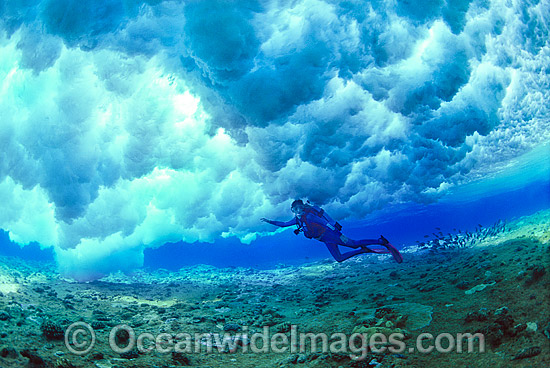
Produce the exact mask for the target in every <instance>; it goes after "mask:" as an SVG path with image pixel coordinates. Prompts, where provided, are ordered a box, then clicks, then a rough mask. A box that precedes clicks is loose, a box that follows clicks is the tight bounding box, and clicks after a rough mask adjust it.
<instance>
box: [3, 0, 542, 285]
mask: <svg viewBox="0 0 550 368" xmlns="http://www.w3.org/2000/svg"><path fill="white" fill-rule="evenodd" d="M423 4H424V6H420V5H418V4H415V3H413V2H393V1H372V2H363V1H360V2H353V1H351V2H341V3H340V2H332V1H321V0H302V1H296V2H255V1H243V2H227V1H202V2H200V1H198V2H183V1H156V0H155V1H131V0H125V1H123V0H105V1H102V2H100V1H91V0H85V1H81V0H79V1H76V0H43V1H37V2H30V3H29V2H0V55H1V56H2V57H1V58H0V81H1V82H0V116H1V119H0V146H1V147H2V155H1V156H0V198H1V199H2V203H3V204H4V205H3V210H2V212H1V213H0V228H1V229H4V230H5V231H6V232H8V233H9V238H10V239H11V241H13V242H16V243H18V244H21V245H24V244H29V243H32V244H34V243H38V244H39V245H40V247H42V248H53V250H54V252H55V256H56V260H57V262H58V266H59V270H60V271H61V272H62V273H63V274H64V275H67V276H72V277H75V278H77V279H90V278H95V277H99V276H101V275H103V274H105V273H108V272H111V271H115V270H123V271H129V270H132V269H135V268H137V267H140V266H142V265H143V263H144V250H145V249H149V250H151V249H155V248H158V247H160V246H162V245H164V244H166V243H168V242H179V241H183V242H185V243H194V242H216V241H220V239H233V238H235V239H239V240H240V241H242V242H244V243H251V242H252V244H254V243H253V242H254V240H255V239H260V238H263V237H265V236H271V235H272V232H273V228H271V227H269V226H268V225H266V224H262V223H260V222H259V221H258V219H259V218H260V217H269V218H286V217H287V216H288V207H289V203H290V202H291V201H292V200H293V199H294V198H309V199H310V200H311V201H313V202H315V203H318V204H320V205H322V206H323V207H324V208H326V209H327V210H328V211H329V212H330V213H331V214H332V215H333V217H335V218H338V219H342V220H344V221H348V222H349V223H353V222H354V221H361V220H362V219H364V218H365V217H366V216H367V215H368V214H370V213H373V212H374V211H377V210H381V209H383V208H385V207H387V206H390V207H391V206H393V205H399V204H403V203H421V204H426V205H427V204H430V203H434V202H436V201H438V200H440V199H442V198H444V197H445V196H446V195H447V194H448V193H449V191H456V193H460V191H461V188H466V189H462V193H463V195H464V197H465V198H466V197H469V196H472V193H473V192H472V191H470V190H469V189H467V188H471V187H468V185H469V183H473V182H476V181H477V180H480V179H483V178H490V177H492V176H494V175H497V176H498V175H500V174H499V173H503V172H506V171H507V168H508V167H509V166H510V165H511V163H513V162H514V160H515V159H516V158H518V157H520V156H522V155H523V154H525V153H528V152H530V151H532V150H533V149H537V148H538V149H540V147H546V148H545V150H547V149H548V148H547V147H548V146H544V144H545V143H546V142H549V141H550V114H549V108H548V103H547V102H548V100H549V98H550V92H549V91H550V72H549V69H550V45H549V39H550V37H549V33H550V32H549V28H548V24H549V19H548V14H550V4H549V3H548V2H545V1H536V0H532V1H520V0H515V1H503V0H495V1H484V0H474V1H452V2H449V1H447V2H445V1H439V0H435V1H430V2H426V3H423ZM495 183H496V182H495ZM500 184H502V185H504V182H501V183H500ZM500 184H499V183H496V184H495V185H496V186H497V187H498V186H499V185H500ZM522 185H523V184H522ZM525 185H528V183H525ZM517 188H518V187H516V189H517ZM493 189H495V188H493ZM497 191H498V188H497ZM481 192H483V193H487V194H490V191H487V190H485V191H481ZM456 196H459V194H456ZM277 236H281V235H277Z"/></svg>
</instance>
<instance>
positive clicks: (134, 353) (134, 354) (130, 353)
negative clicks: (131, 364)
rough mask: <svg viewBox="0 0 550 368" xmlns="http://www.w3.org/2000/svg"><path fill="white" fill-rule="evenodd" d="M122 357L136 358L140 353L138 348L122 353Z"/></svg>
mask: <svg viewBox="0 0 550 368" xmlns="http://www.w3.org/2000/svg"><path fill="white" fill-rule="evenodd" d="M120 357H121V358H122V359H136V358H138V357H139V353H138V352H137V350H130V351H128V352H126V353H122V354H120Z"/></svg>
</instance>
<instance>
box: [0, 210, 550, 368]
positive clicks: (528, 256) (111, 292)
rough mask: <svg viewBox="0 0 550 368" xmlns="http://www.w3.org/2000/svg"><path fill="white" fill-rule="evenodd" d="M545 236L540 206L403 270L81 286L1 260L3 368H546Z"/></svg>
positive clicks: (227, 274) (172, 275) (548, 236)
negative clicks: (470, 241)
mask: <svg viewBox="0 0 550 368" xmlns="http://www.w3.org/2000/svg"><path fill="white" fill-rule="evenodd" d="M549 229H550V211H544V212H539V213H537V214H534V215H532V216H529V217H524V218H520V219H517V220H514V221H512V222H510V223H509V224H508V227H507V230H506V231H502V232H499V233H497V234H494V235H492V236H490V237H486V238H485V239H483V240H481V239H480V240H479V241H476V242H474V244H473V245H469V246H467V247H461V248H451V249H441V250H438V251H433V250H432V251H428V250H420V251H415V252H404V258H405V262H404V263H403V264H400V265H399V264H396V263H394V262H393V261H392V260H391V259H389V258H387V257H385V256H373V255H365V256H360V257H356V258H353V259H350V260H348V261H346V262H343V263H336V262H334V261H332V260H328V259H327V260H325V261H320V262H315V263H310V264H307V265H303V266H300V267H295V266H284V265H281V266H280V267H279V268H277V269H273V270H267V271H266V270H263V271H261V270H255V269H251V268H228V269H219V268H215V267H211V266H204V265H198V266H195V267H191V268H184V269H181V270H180V271H178V272H168V271H163V270H157V271H154V272H146V271H139V272H136V273H134V274H132V275H110V276H109V277H106V278H104V279H102V280H99V281H94V282H90V283H75V282H71V281H70V280H64V279H63V278H61V277H60V276H59V275H57V274H56V273H55V272H54V271H53V270H54V269H55V266H54V265H51V264H43V263H31V262H25V261H22V260H20V259H17V258H7V257H5V258H1V259H0V293H1V297H0V366H2V367H26V366H30V367H98V368H107V367H181V366H196V367H472V368H473V367H476V368H480V367H491V368H496V367H550V348H549V345H550V344H549V342H550V314H549V313H548V312H549V305H550V304H549V301H550V300H549V293H550V262H549V259H550V246H549V242H550V232H549ZM75 323H77V324H76V325H75ZM121 325H125V326H126V327H120V326H121ZM78 328H84V330H81V331H78ZM86 328H91V329H92V331H93V334H94V336H95V338H94V340H93V341H92V338H91V332H90V331H89V330H86ZM117 331H118V332H117ZM307 333H309V334H310V335H309V336H307V335H306V334H307ZM224 334H226V340H225V341H224V340H223V338H224ZM311 334H315V335H316V336H315V341H316V342H317V344H316V345H317V346H313V347H312V344H311V336H312V335H311ZM353 334H355V335H353ZM460 334H462V335H460ZM465 334H470V336H471V339H468V335H465ZM419 336H420V337H423V339H422V340H419ZM325 338H326V339H325ZM155 339H156V340H157V343H158V344H154V341H155ZM323 339H325V340H323ZM65 340H66V341H65ZM384 340H385V341H386V342H385V343H384ZM350 341H351V344H352V347H351V348H350ZM67 342H68V343H69V347H67ZM92 342H93V343H94V344H93V346H90V343H92ZM419 342H420V345H418V343H419ZM132 343H133V344H132ZM323 343H324V345H323ZM369 343H372V345H371V346H369ZM468 343H470V346H469V345H468ZM113 344H115V345H114V347H115V348H117V349H118V350H119V352H120V353H119V352H116V351H114V350H113ZM128 344H130V346H129V348H127V349H124V348H125V347H126V346H128ZM132 345H134V346H132ZM138 347H139V348H138ZM432 347H433V349H430V348H432ZM362 348H363V349H362ZM469 348H471V350H472V351H468V349H469ZM125 350H128V351H125ZM145 350H148V351H145ZM209 350H210V351H209ZM457 350H462V352H459V351H457ZM83 351H84V353H82V352H83ZM75 352H76V353H77V354H75ZM354 357H360V358H362V359H353V358H354Z"/></svg>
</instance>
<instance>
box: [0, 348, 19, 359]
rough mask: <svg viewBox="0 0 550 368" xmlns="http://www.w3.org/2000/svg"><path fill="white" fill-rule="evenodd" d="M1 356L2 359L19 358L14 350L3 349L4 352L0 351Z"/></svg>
mask: <svg viewBox="0 0 550 368" xmlns="http://www.w3.org/2000/svg"><path fill="white" fill-rule="evenodd" d="M0 356H1V357H2V358H10V359H15V358H17V351H16V350H15V349H14V348H2V350H0Z"/></svg>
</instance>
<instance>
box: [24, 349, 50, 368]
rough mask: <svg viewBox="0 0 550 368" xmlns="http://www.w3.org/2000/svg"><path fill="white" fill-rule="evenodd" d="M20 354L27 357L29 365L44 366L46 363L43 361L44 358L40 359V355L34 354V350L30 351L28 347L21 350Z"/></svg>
mask: <svg viewBox="0 0 550 368" xmlns="http://www.w3.org/2000/svg"><path fill="white" fill-rule="evenodd" d="M21 355H22V356H24V357H25V358H27V359H29V365H30V366H31V367H37V368H38V367H45V366H46V363H45V362H44V359H42V358H41V357H40V356H38V355H37V354H36V352H34V351H30V350H28V349H25V350H23V351H21Z"/></svg>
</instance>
